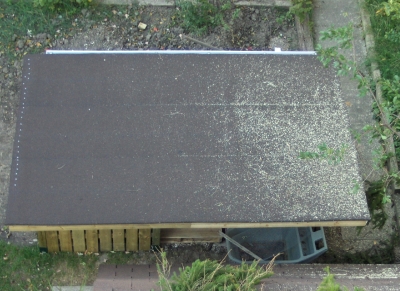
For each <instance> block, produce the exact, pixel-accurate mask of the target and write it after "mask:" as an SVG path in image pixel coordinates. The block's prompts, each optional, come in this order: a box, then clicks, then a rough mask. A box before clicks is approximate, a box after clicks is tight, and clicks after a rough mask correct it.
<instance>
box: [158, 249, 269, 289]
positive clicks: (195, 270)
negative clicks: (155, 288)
mask: <svg viewBox="0 0 400 291" xmlns="http://www.w3.org/2000/svg"><path fill="white" fill-rule="evenodd" d="M157 270H158V274H159V285H160V287H161V290H168V291H195V290H196V291H202V290H204V291H209V290H215V291H240V290H242V291H252V290H257V289H256V286H257V285H258V284H260V282H261V280H262V279H265V278H268V277H270V276H272V274H273V273H272V264H268V265H267V266H266V267H262V266H258V263H257V261H254V262H253V263H252V264H251V265H248V264H246V263H242V264H241V265H240V266H232V265H223V264H222V263H220V262H217V261H210V260H205V261H200V260H196V261H195V262H194V263H192V265H191V266H188V267H185V268H179V274H176V273H174V274H173V275H172V276H171V278H170V279H168V278H169V277H170V276H169V275H170V265H169V264H168V262H167V260H166V253H161V259H160V261H159V263H158V264H157Z"/></svg>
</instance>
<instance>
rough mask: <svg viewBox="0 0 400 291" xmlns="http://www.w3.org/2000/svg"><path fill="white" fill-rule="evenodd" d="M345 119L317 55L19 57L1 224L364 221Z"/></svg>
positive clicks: (332, 81) (332, 83) (329, 72)
mask: <svg viewBox="0 0 400 291" xmlns="http://www.w3.org/2000/svg"><path fill="white" fill-rule="evenodd" d="M348 127H349V125H348V119H347V111H346V109H345V105H344V102H343V100H342V98H341V90H340V86H339V82H338V79H337V78H336V77H335V74H334V72H333V71H332V70H329V69H325V68H323V67H322V65H321V64H320V62H319V61H318V60H317V58H316V57H315V56H310V55H303V56H302V55H256V54H245V55H239V54H230V55H224V54H209V55H205V54H196V53H193V54H175V55H169V54H162V53H160V54H131V55H112V54H104V55H103V54H96V55H31V56H27V57H26V58H25V59H24V71H23V85H22V90H21V100H20V106H19V110H18V122H17V128H16V136H15V143H14V153H13V161H12V170H11V183H10V191H9V192H10V194H9V203H8V208H7V218H6V223H7V224H8V225H11V226H15V227H16V228H15V229H18V227H17V226H20V228H19V229H27V227H25V226H32V227H33V226H45V225H47V226H60V225H75V226H76V225H92V226H94V225H109V224H118V225H122V224H131V225H136V224H147V225H150V226H151V225H153V224H156V225H158V224H160V223H161V224H160V226H161V227H162V226H163V225H167V224H175V223H177V224H181V225H184V224H185V225H187V226H188V225H189V226H191V227H196V225H197V226H199V225H201V224H203V226H204V225H210V226H213V225H214V226H218V227H221V225H224V226H227V225H229V226H231V227H232V226H235V225H242V226H243V224H246V225H247V224H248V225H250V224H253V226H255V225H259V226H272V225H283V226H286V225H288V226H289V225H293V224H300V225H305V224H312V225H360V224H365V222H366V221H367V220H368V219H369V213H368V208H367V203H366V199H365V194H364V192H363V191H362V189H360V190H359V191H358V193H356V194H351V190H352V188H353V186H354V181H360V180H361V178H360V176H359V171H358V165H357V158H356V150H355V148H354V146H353V142H352V140H351V137H350V134H349V130H348ZM322 143H326V144H327V145H328V146H329V147H330V148H333V149H338V148H341V147H342V145H345V146H346V147H347V150H346V153H345V156H344V158H343V160H342V161H341V162H340V163H338V164H337V165H332V164H329V163H328V161H327V160H325V159H312V160H302V159H300V158H299V153H300V152H302V151H310V152H315V151H317V148H318V145H320V144H322ZM170 226H171V225H169V227H170ZM24 227H25V228H24Z"/></svg>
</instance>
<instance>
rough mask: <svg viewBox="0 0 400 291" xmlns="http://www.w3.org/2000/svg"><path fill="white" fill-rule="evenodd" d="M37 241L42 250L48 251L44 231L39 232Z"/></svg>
mask: <svg viewBox="0 0 400 291" xmlns="http://www.w3.org/2000/svg"><path fill="white" fill-rule="evenodd" d="M37 240H38V246H39V248H41V249H45V248H46V249H47V242H46V232H44V231H38V232H37Z"/></svg>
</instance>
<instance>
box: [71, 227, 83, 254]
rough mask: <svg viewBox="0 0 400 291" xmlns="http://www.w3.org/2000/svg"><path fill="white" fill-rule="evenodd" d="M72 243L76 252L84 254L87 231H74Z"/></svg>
mask: <svg viewBox="0 0 400 291" xmlns="http://www.w3.org/2000/svg"><path fill="white" fill-rule="evenodd" d="M72 242H73V246H74V252H77V253H78V252H79V253H83V252H84V251H86V244H85V231H84V230H73V231H72Z"/></svg>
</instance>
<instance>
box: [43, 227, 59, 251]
mask: <svg viewBox="0 0 400 291" xmlns="http://www.w3.org/2000/svg"><path fill="white" fill-rule="evenodd" d="M46 244H47V250H48V252H49V253H55V252H59V251H60V245H59V243H58V233H57V231H46Z"/></svg>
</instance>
